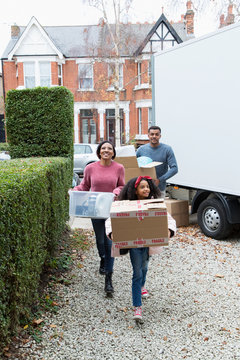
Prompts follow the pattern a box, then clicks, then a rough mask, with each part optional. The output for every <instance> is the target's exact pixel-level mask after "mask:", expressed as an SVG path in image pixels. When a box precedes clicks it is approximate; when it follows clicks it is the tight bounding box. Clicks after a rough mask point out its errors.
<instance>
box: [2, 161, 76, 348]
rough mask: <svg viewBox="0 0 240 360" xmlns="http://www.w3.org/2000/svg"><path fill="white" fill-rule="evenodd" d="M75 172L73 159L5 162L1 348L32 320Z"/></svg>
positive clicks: (61, 227)
mask: <svg viewBox="0 0 240 360" xmlns="http://www.w3.org/2000/svg"><path fill="white" fill-rule="evenodd" d="M71 169H72V161H71V159H70V158H56V157H55V158H30V159H18V160H9V161H2V162H0V219H1V221H0V347H1V346H4V344H6V343H7V340H8V339H9V336H10V335H11V334H13V332H14V331H15V330H16V328H17V326H18V324H19V321H20V320H21V319H22V318H27V317H28V314H29V312H30V308H31V306H32V304H33V302H34V301H35V300H36V299H37V291H38V286H39V279H40V275H41V273H42V268H43V264H44V263H45V261H46V259H47V257H48V256H50V254H51V251H52V250H53V249H54V248H55V245H56V242H57V241H58V239H59V238H60V236H61V234H62V232H63V231H64V229H65V227H66V221H67V220H68V206H69V199H68V189H69V188H70V187H71V181H72V170H71ZM69 174H71V176H69Z"/></svg>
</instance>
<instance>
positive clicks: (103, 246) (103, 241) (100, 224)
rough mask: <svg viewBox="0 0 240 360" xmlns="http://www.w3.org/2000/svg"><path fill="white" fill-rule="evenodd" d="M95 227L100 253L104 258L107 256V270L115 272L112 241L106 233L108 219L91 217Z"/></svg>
mask: <svg viewBox="0 0 240 360" xmlns="http://www.w3.org/2000/svg"><path fill="white" fill-rule="evenodd" d="M91 220H92V225H93V229H94V232H95V236H96V244H97V249H98V254H99V256H100V257H101V258H102V257H103V258H105V270H106V272H109V273H111V272H113V263H114V258H112V257H111V249H112V241H111V240H110V239H109V237H108V236H107V235H106V231H105V221H106V219H91Z"/></svg>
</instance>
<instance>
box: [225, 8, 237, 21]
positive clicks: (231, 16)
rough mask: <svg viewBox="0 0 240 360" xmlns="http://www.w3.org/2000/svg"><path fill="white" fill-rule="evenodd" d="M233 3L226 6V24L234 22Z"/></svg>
mask: <svg viewBox="0 0 240 360" xmlns="http://www.w3.org/2000/svg"><path fill="white" fill-rule="evenodd" d="M234 18H235V16H234V14H233V4H230V5H229V6H228V14H227V16H226V25H231V24H234Z"/></svg>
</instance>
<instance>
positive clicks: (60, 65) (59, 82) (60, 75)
mask: <svg viewBox="0 0 240 360" xmlns="http://www.w3.org/2000/svg"><path fill="white" fill-rule="evenodd" d="M59 70H60V71H59ZM62 85H63V76H62V64H58V86H62Z"/></svg>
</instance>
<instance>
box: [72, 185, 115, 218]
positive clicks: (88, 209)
mask: <svg viewBox="0 0 240 360" xmlns="http://www.w3.org/2000/svg"><path fill="white" fill-rule="evenodd" d="M69 194H70V195H69V196H70V199H69V216H75V217H86V218H92V219H106V218H108V217H109V216H110V208H111V205H112V202H113V199H114V194H113V193H108V192H92V191H70V193H69Z"/></svg>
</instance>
